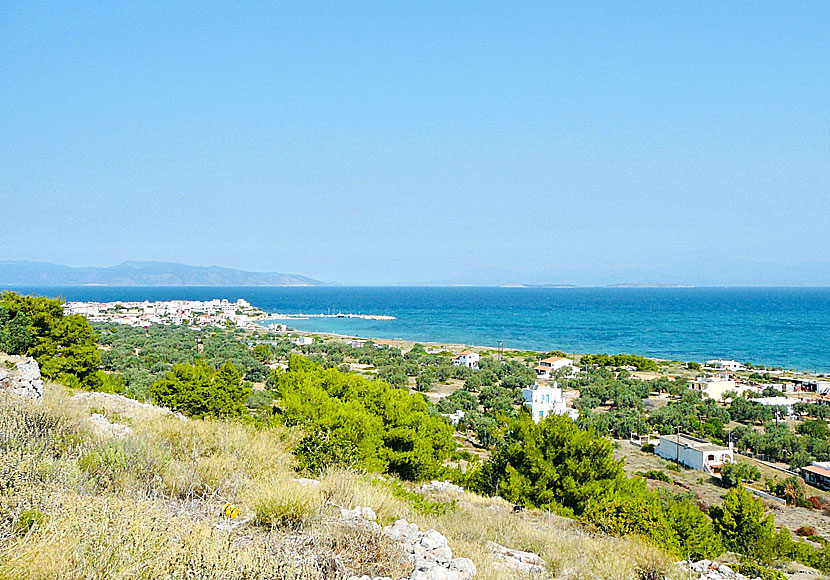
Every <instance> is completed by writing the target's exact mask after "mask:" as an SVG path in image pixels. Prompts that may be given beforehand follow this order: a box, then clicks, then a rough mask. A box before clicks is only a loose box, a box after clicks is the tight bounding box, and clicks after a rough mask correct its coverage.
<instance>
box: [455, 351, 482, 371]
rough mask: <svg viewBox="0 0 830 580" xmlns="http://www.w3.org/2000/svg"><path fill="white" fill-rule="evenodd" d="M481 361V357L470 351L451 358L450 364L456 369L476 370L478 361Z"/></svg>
mask: <svg viewBox="0 0 830 580" xmlns="http://www.w3.org/2000/svg"><path fill="white" fill-rule="evenodd" d="M480 360H481V355H479V354H478V353H477V352H473V351H471V350H465V351H462V352H461V354H459V355H456V356H454V357H452V364H454V365H455V366H457V367H467V368H468V369H477V368H478V361H480Z"/></svg>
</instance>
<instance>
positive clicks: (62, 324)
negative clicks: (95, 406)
mask: <svg viewBox="0 0 830 580" xmlns="http://www.w3.org/2000/svg"><path fill="white" fill-rule="evenodd" d="M95 339H96V337H95V333H94V332H93V330H92V326H90V324H89V322H88V321H87V319H86V318H84V317H83V316H81V315H78V314H74V315H70V316H64V314H63V301H62V300H53V299H50V298H43V297H35V296H21V295H20V294H16V293H14V292H3V293H2V294H0V350H5V351H6V352H10V353H13V354H27V355H29V356H31V357H34V358H35V359H36V360H37V362H38V364H40V370H41V372H42V373H43V374H44V376H46V377H49V378H51V379H56V380H59V381H61V382H65V383H68V384H70V385H72V386H81V387H84V388H86V389H92V390H97V389H99V388H100V387H101V376H100V375H99V374H98V370H99V369H100V367H101V355H100V351H99V350H98V347H97V345H96V343H95Z"/></svg>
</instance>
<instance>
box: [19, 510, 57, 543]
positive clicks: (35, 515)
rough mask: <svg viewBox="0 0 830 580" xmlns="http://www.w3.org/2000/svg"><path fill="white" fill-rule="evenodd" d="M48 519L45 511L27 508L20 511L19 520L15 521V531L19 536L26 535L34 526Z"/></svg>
mask: <svg viewBox="0 0 830 580" xmlns="http://www.w3.org/2000/svg"><path fill="white" fill-rule="evenodd" d="M48 519H49V516H47V515H46V514H44V513H43V512H40V511H38V510H36V509H32V508H29V509H25V510H23V511H22V512H21V513H20V515H19V516H18V517H17V521H16V522H15V523H14V533H15V534H17V535H19V536H25V535H26V534H28V533H29V531H30V530H31V529H32V528H34V527H36V526H39V525H41V524H43V523H46V522H47V521H48Z"/></svg>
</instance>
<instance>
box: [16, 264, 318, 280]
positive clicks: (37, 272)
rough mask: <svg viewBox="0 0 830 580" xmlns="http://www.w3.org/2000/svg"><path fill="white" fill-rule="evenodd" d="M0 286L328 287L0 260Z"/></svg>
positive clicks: (156, 269) (258, 276) (188, 271)
mask: <svg viewBox="0 0 830 580" xmlns="http://www.w3.org/2000/svg"><path fill="white" fill-rule="evenodd" d="M0 284H7V285H20V286H26V285H31V286H84V285H87V286H88V285H100V286H324V285H326V283H325V282H321V281H319V280H314V279H313V278H308V277H306V276H300V275H297V274H282V273H279V272H246V271H244V270H235V269H232V268H221V267H219V266H189V265H186V264H174V263H170V262H123V263H121V264H119V265H117V266H110V267H107V268H96V267H88V268H75V267H72V266H61V265H57V264H49V263H46V262H26V261H10V260H6V261H0Z"/></svg>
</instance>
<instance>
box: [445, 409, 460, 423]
mask: <svg viewBox="0 0 830 580" xmlns="http://www.w3.org/2000/svg"><path fill="white" fill-rule="evenodd" d="M464 415H466V413H465V412H464V411H463V410H462V409H456V410H455V413H441V416H442V417H444V418H446V419H447V420H448V421H449V422H450V423H452V424H453V425H458V424H459V423H460V422H461V419H463V418H464Z"/></svg>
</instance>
